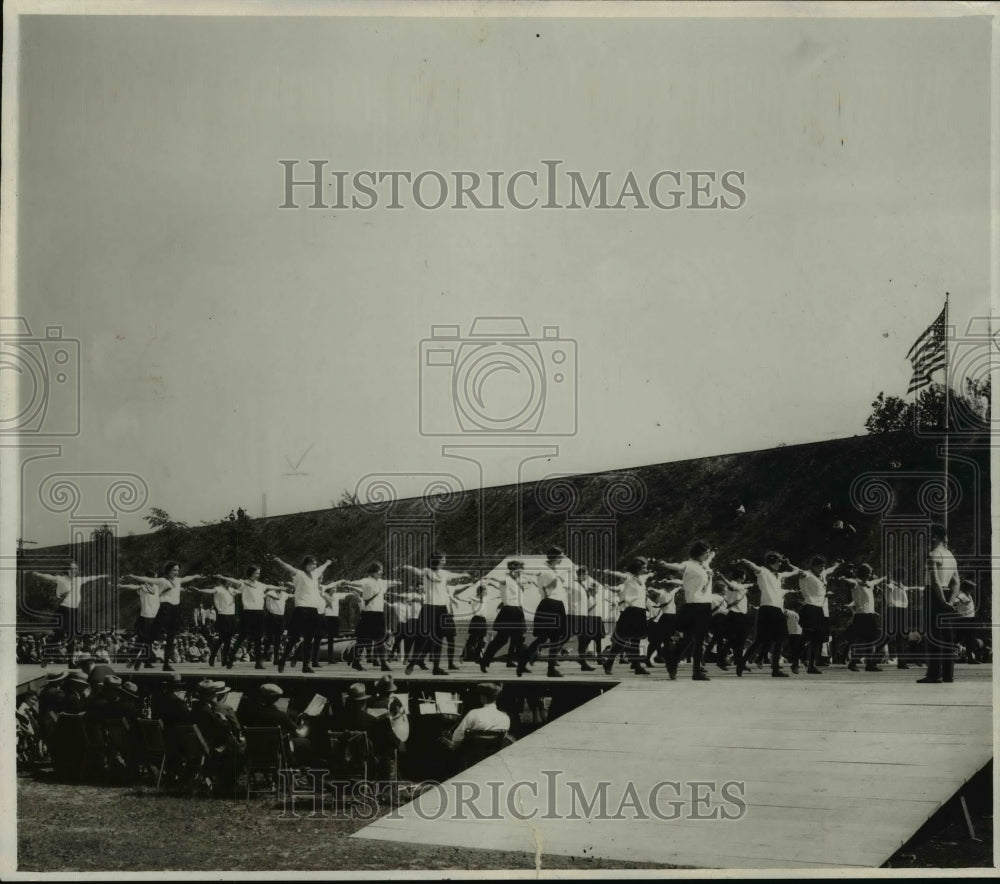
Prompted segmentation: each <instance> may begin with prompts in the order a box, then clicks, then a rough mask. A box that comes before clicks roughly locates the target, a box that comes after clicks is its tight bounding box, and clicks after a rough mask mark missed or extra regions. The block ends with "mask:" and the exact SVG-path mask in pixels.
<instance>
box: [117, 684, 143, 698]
mask: <svg viewBox="0 0 1000 884" xmlns="http://www.w3.org/2000/svg"><path fill="white" fill-rule="evenodd" d="M121 689H122V692H123V693H125V694H129V695H131V696H133V697H138V696H139V685H137V684H136V683H135V682H134V681H127V682H125V683H124V684H123V685H122V688H121Z"/></svg>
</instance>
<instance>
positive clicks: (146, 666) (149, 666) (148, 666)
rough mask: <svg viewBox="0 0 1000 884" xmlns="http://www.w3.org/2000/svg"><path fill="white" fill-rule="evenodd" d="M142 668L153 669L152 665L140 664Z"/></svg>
mask: <svg viewBox="0 0 1000 884" xmlns="http://www.w3.org/2000/svg"><path fill="white" fill-rule="evenodd" d="M142 668H143V669H153V668H154V667H153V664H152V663H143V664H142Z"/></svg>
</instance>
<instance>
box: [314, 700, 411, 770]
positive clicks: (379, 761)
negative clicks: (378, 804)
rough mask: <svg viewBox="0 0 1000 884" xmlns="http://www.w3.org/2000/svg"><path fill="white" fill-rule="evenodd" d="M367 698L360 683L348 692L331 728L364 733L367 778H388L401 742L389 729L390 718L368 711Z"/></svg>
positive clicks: (390, 728)
mask: <svg viewBox="0 0 1000 884" xmlns="http://www.w3.org/2000/svg"><path fill="white" fill-rule="evenodd" d="M369 699H370V697H369V695H368V693H367V691H366V690H365V686H364V685H363V684H361V683H360V682H358V683H355V684H352V685H351V686H350V687H349V688H348V689H347V696H346V697H345V701H344V711H343V712H342V713H341V714H339V715H338V716H337V717H336V720H335V722H334V724H333V725H332V726H331V730H333V731H361V732H364V733H365V734H366V735H367V737H368V740H369V743H370V745H371V751H372V756H371V757H370V758H369V777H370V778H371V779H386V778H388V777H389V776H391V773H392V769H393V761H394V756H395V752H396V750H397V749H398V748H399V746H400V740H399V738H398V737H397V736H396V734H395V733H394V732H393V729H392V727H391V726H390V722H389V717H388V716H382V717H380V718H379V717H376V716H374V715H372V714H371V713H370V712H369V711H368V701H369Z"/></svg>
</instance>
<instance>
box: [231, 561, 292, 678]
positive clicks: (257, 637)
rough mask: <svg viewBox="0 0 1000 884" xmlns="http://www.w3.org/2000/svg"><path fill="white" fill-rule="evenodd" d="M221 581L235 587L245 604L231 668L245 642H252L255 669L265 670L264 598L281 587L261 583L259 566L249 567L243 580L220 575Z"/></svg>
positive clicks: (232, 655)
mask: <svg viewBox="0 0 1000 884" xmlns="http://www.w3.org/2000/svg"><path fill="white" fill-rule="evenodd" d="M219 580H224V581H225V582H226V583H228V584H229V585H230V586H232V587H235V588H236V589H237V591H238V592H239V594H240V601H241V602H242V603H243V610H242V612H241V613H240V623H239V632H238V633H237V635H236V644H235V646H234V647H233V652H232V654H230V655H229V666H228V667H227V668H229V669H232V668H233V661H234V660H235V659H236V655H237V654H238V653H239V652H240V648H242V647H243V642H244V641H246V640H247V639H249V640H250V647H251V649H252V650H253V659H254V669H263V668H264V657H263V654H262V649H261V643H262V642H263V639H264V596H265V594H266V593H267V591H268V590H277V589H280V588H281V587H278V586H271V585H270V584H269V583H261V581H260V567H259V566H258V565H248V566H247V576H246V577H245V578H244V579H243V580H238V579H237V578H235V577H225V576H223V575H222V574H220V575H219Z"/></svg>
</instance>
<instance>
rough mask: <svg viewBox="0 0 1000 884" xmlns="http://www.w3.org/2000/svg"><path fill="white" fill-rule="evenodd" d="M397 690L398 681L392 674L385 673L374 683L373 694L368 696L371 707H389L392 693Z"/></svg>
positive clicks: (369, 706)
mask: <svg viewBox="0 0 1000 884" xmlns="http://www.w3.org/2000/svg"><path fill="white" fill-rule="evenodd" d="M396 691H397V688H396V682H394V681H393V680H392V676H391V675H383V676H382V677H381V678H380V679H379V680H378V681H377V682H375V684H374V685H372V692H371V696H370V697H369V698H368V708H369V709H388V708H389V701H390V700H391V699H392V695H393V694H395V693H396Z"/></svg>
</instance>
